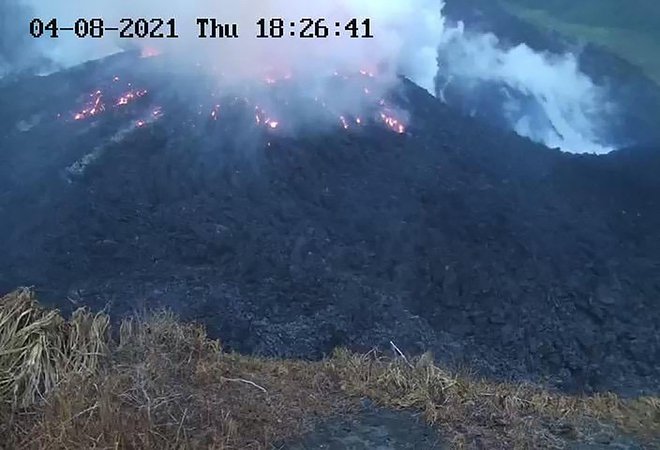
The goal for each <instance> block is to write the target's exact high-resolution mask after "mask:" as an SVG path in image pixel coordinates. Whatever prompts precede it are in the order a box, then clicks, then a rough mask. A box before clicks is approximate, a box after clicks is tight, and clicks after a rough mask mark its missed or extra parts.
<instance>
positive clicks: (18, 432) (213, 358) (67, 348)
mask: <svg viewBox="0 0 660 450" xmlns="http://www.w3.org/2000/svg"><path fill="white" fill-rule="evenodd" d="M0 325H2V329H1V331H0V344H1V345H2V347H0V348H2V351H1V352H0V355H1V356H0V358H1V359H0V365H1V366H0V367H1V368H2V370H3V372H2V374H3V375H2V377H3V378H2V385H1V386H2V388H3V390H2V392H3V395H4V396H5V397H3V399H5V400H11V401H5V403H4V407H3V409H1V410H0V442H4V443H5V445H6V446H7V448H26V449H27V448H30V449H71V448H85V449H88V448H112V449H138V448H139V449H183V448H214V449H239V448H240V449H243V448H247V449H249V448H253V449H265V448H271V446H272V445H273V444H276V443H280V442H284V441H286V440H288V439H290V438H291V437H295V436H297V435H299V434H300V433H302V432H304V431H305V430H308V429H309V428H311V427H312V426H313V424H314V423H315V422H316V421H317V420H319V419H322V418H324V417H328V416H330V415H341V414H347V413H350V412H352V411H354V410H355V409H356V407H357V405H358V403H359V402H358V401H357V400H359V399H361V398H365V397H368V398H370V399H372V400H374V401H375V402H376V403H377V404H379V405H381V406H384V407H389V408H400V409H410V410H417V411H422V412H423V413H424V416H425V417H426V419H427V420H428V422H429V423H431V424H433V425H434V426H436V427H437V429H438V430H439V431H441V432H442V434H443V435H444V436H445V437H448V438H449V439H450V441H451V443H452V444H453V447H454V448H492V449H497V448H521V449H527V448H529V449H532V448H533V449H536V448H561V447H562V446H564V445H565V444H566V442H567V441H572V440H582V441H588V440H589V439H590V433H593V432H594V431H593V430H594V424H599V423H603V424H609V425H610V426H612V427H617V428H618V430H619V432H626V433H630V434H631V435H632V436H634V437H635V438H637V439H638V440H639V441H640V442H646V443H648V442H656V443H657V440H658V439H660V400H659V399H658V398H656V397H647V398H640V399H635V400H624V399H621V398H619V397H617V396H615V395H610V394H608V395H598V396H593V397H575V396H568V395H561V394H558V393H552V392H548V391H545V390H543V389H541V388H539V387H535V386H531V385H525V384H512V383H493V382H488V381H485V380H478V379H475V378H474V377H470V376H466V375H461V374H456V373H451V372H449V371H446V370H443V369H441V368H439V367H438V366H437V365H436V364H434V362H433V359H432V357H431V356H430V355H429V354H426V355H422V356H421V357H419V358H411V359H407V360H405V361H402V360H401V359H400V358H399V359H397V360H392V359H391V358H385V357H383V356H382V355H379V354H378V353H377V352H375V351H372V352H369V353H368V354H366V355H357V354H354V353H351V352H349V351H346V350H337V351H336V352H335V354H334V355H333V357H332V358H330V359H328V360H325V361H321V362H306V361H295V360H277V359H264V358H257V357H250V356H242V355H237V354H230V353H223V352H222V348H221V346H220V344H219V343H218V342H217V341H214V340H210V339H208V338H207V336H206V333H205V331H204V329H203V327H201V326H198V325H195V324H184V323H181V322H180V321H178V320H177V318H176V317H175V316H173V315H172V314H170V313H167V312H161V313H157V314H154V315H152V316H149V317H142V318H132V319H128V320H125V321H124V322H122V324H121V325H120V327H119V333H118V335H119V338H118V340H117V342H116V343H114V344H113V343H112V342H110V341H109V340H108V338H107V336H108V320H107V316H104V315H96V316H94V315H91V314H90V313H88V312H86V311H84V310H80V311H78V312H76V313H75V314H74V315H73V317H72V319H71V320H70V321H68V322H67V321H65V320H64V319H62V318H61V317H60V316H59V314H58V313H56V312H52V311H47V310H45V309H43V308H41V307H39V306H38V305H37V304H36V301H35V299H34V296H33V294H32V293H31V292H30V291H28V290H20V291H17V292H15V293H13V294H10V295H9V296H6V297H5V298H3V299H2V303H1V304H0ZM42 397H43V400H42V401H37V402H35V400H37V399H40V398H42Z"/></svg>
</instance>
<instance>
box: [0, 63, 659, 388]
mask: <svg viewBox="0 0 660 450" xmlns="http://www.w3.org/2000/svg"><path fill="white" fill-rule="evenodd" d="M134 58H135V57H134V55H120V56H117V57H114V58H109V59H106V60H102V61H98V62H94V63H90V64H88V65H86V66H82V67H78V68H76V69H74V70H71V71H66V72H61V73H58V74H55V75H52V76H50V77H35V78H28V79H23V80H20V81H17V82H15V83H14V84H11V85H9V86H7V87H5V88H3V90H2V91H1V92H0V97H2V98H3V99H6V100H7V101H6V103H4V104H3V105H2V107H1V110H0V117H2V118H3V121H2V127H3V128H2V135H1V136H0V140H1V141H0V149H1V153H0V158H1V159H2V164H0V192H1V193H2V194H0V214H2V216H3V220H2V221H1V222H0V247H1V248H3V251H4V257H3V258H2V259H1V260H0V290H4V291H6V292H9V291H11V290H12V289H14V288H15V287H16V286H20V285H33V286H35V287H36V288H37V290H38V292H39V293H40V296H41V298H42V299H43V300H44V301H46V302H47V303H49V304H51V305H57V306H59V307H63V308H67V309H71V308H73V307H75V306H76V305H89V306H91V307H93V308H95V309H100V308H103V307H105V306H108V307H109V308H110V311H111V312H112V313H113V315H114V316H116V317H121V316H122V315H125V314H130V313H131V312H132V311H135V310H140V309H147V310H149V309H152V308H154V307H159V306H165V307H168V308H171V309H173V310H175V311H176V312H178V313H179V314H180V315H181V316H182V317H183V319H184V320H199V321H201V322H203V323H204V324H205V326H206V327H207V328H208V330H209V333H210V334H211V335H212V336H213V337H217V338H220V339H221V340H222V341H223V343H224V345H225V346H226V347H227V348H229V349H231V350H237V351H241V352H244V353H252V354H257V355H264V356H273V357H304V358H311V359H320V358H322V357H323V356H324V355H327V354H330V353H331V352H332V351H333V349H334V348H336V347H338V346H345V347H349V348H351V349H354V350H357V351H367V350H369V349H370V348H372V347H374V346H379V347H381V348H389V341H390V340H394V341H395V342H397V344H398V345H399V346H400V348H401V349H402V350H403V351H404V352H406V353H409V354H419V353H423V352H425V351H427V350H430V351H432V352H433V353H434V354H435V355H437V357H438V359H439V361H441V362H442V363H443V364H447V365H448V366H453V367H459V366H462V367H468V368H470V370H474V371H475V372H477V373H479V374H480V375H482V376H489V377H493V378H494V379H500V380H504V379H511V378H513V379H516V380H528V381H535V382H538V383H542V384H544V385H547V386H552V387H554V388H557V389H561V390H564V391H566V392H576V391H577V392H582V391H587V392H596V391H615V392H618V393H620V394H623V395H638V394H642V393H653V392H654V389H656V388H657V386H660V382H658V380H660V372H659V371H660V368H659V367H658V366H657V364H655V361H657V360H658V359H660V342H658V336H660V333H658V324H660V320H659V314H660V311H659V310H658V308H657V298H658V295H659V293H660V284H659V283H658V279H657V276H656V274H657V269H658V264H659V263H660V261H659V259H658V258H659V256H658V255H660V235H659V233H660V231H659V230H660V207H659V205H658V200H657V199H658V198H660V197H659V196H658V193H659V185H658V184H657V178H656V176H655V175H654V174H656V173H657V170H658V168H659V167H660V165H659V161H658V157H657V155H658V153H657V148H655V147H651V148H650V149H641V148H640V149H630V150H628V151H622V152H614V153H612V154H610V155H607V156H603V157H594V156H576V155H570V154H564V153H561V152H560V151H558V150H551V149H547V148H545V147H543V146H540V145H536V144H533V143H531V142H530V141H528V140H526V139H523V138H520V137H518V136H516V135H514V134H512V133H509V132H502V131H497V130H493V129H490V128H488V127H487V126H484V125H482V124H479V123H478V122H476V121H474V120H472V119H470V118H464V117H462V116H460V115H458V114H456V113H455V112H454V111H452V110H451V109H450V108H448V107H446V106H445V105H443V104H441V103H440V102H438V101H437V100H436V99H435V98H433V97H431V96H430V95H428V93H426V92H425V91H424V90H422V89H420V88H419V87H417V86H415V85H414V84H412V83H410V82H408V81H406V80H401V81H400V83H399V85H398V86H396V87H395V88H394V89H393V90H392V91H391V92H390V94H389V95H388V97H387V103H390V104H391V105H392V107H393V108H394V107H396V108H400V109H404V110H405V111H407V113H408V123H407V128H406V130H405V132H404V133H399V132H397V131H396V130H391V129H388V126H387V125H386V124H385V123H382V122H381V121H380V119H378V120H376V121H370V122H368V123H366V124H362V125H361V126H359V127H352V128H349V129H344V127H342V126H341V122H340V121H339V120H338V119H335V121H334V122H332V123H331V125H330V126H329V127H328V128H326V129H325V130H322V131H319V130H318V129H316V128H307V129H305V128H303V129H302V130H299V131H298V132H296V133H293V134H287V133H281V132H280V131H279V129H277V130H275V129H265V130H264V128H263V127H262V126H260V125H257V124H255V125H250V126H249V127H248V128H246V130H248V131H249V132H247V133H246V134H243V135H242V134H241V133H237V132H236V129H237V128H236V124H237V123H242V122H241V121H242V120H243V119H242V118H243V117H244V116H243V114H244V113H245V111H248V112H250V110H254V109H253V107H250V106H248V107H247V109H246V108H245V106H242V105H243V101H237V103H236V105H235V106H231V107H228V108H227V109H226V111H225V115H224V116H223V119H222V120H215V119H214V116H213V113H212V111H213V108H214V107H213V105H214V104H215V103H216V101H217V100H216V99H215V98H213V97H212V96H211V95H210V94H209V95H204V96H201V97H200V98H201V100H200V102H199V103H198V102H190V101H188V100H187V98H189V95H190V94H189V93H186V94H185V95H178V94H177V88H178V87H180V86H188V85H189V83H190V79H193V80H195V83H196V85H197V86H200V87H202V88H203V86H204V80H203V78H201V79H200V78H198V75H195V74H189V75H186V76H188V77H191V78H190V79H187V80H186V79H185V78H184V79H182V78H179V77H177V76H176V75H172V76H171V77H169V78H168V77H158V78H154V77H153V76H151V74H152V73H153V65H163V64H166V60H161V59H159V58H152V59H137V60H136V59H134ZM117 73H119V74H120V77H117ZM114 78H121V81H120V82H119V83H127V82H130V83H132V86H134V89H144V90H145V91H146V93H145V94H144V95H141V96H137V99H136V100H135V101H133V102H132V103H130V105H129V106H128V108H124V109H120V108H108V109H107V110H106V111H105V112H104V113H103V114H99V115H98V116H92V117H88V118H85V119H84V120H82V119H81V120H75V119H72V118H71V117H72V116H73V114H69V113H66V112H67V111H74V112H75V111H76V109H75V108H76V107H77V106H76V105H77V104H78V102H80V99H83V100H85V99H89V96H90V94H89V92H91V93H94V92H95V91H96V90H97V89H99V85H102V84H103V83H110V85H111V86H113V84H112V83H115V81H113V79H114ZM358 80H361V81H360V82H362V81H363V78H358ZM346 82H347V83H349V85H350V81H346ZM291 83H293V86H295V81H292V82H291ZM340 83H343V82H342V81H341V80H340ZM289 88H290V85H289V84H287V83H283V84H281V85H278V86H276V87H272V88H269V89H274V90H275V92H280V91H279V90H280V89H281V90H282V92H284V93H286V92H288V89H289ZM108 89H114V88H112V87H110V88H108ZM26 92H29V93H31V95H30V96H26V95H25V93H26ZM118 92H120V91H118ZM202 92H204V91H202ZM92 95H93V94H92ZM287 95H288V94H287ZM289 98H292V97H289ZM232 101H233V100H232V99H229V102H230V104H231V102H232ZM204 102H206V104H207V105H208V109H205V108H202V107H201V106H200V105H202V106H204V105H205V103H204ZM155 106H158V108H159V109H158V111H161V112H159V113H158V114H156V115H155V116H154V117H156V119H153V118H152V119H148V120H150V122H148V123H147V122H145V120H147V119H142V118H145V117H149V116H151V115H152V114H153V111H154V108H155ZM304 107H305V106H301V105H299V104H297V103H295V102H290V104H289V108H290V109H289V110H288V112H289V113H290V114H292V115H293V114H296V109H297V108H304ZM200 108H201V109H200ZM63 113H64V114H63ZM58 114H60V116H58ZM250 114H251V115H252V114H253V113H250ZM285 116H286V115H285ZM248 117H250V116H248ZM376 117H378V116H376ZM138 119H139V121H138V122H137V123H139V124H141V125H140V126H136V125H134V124H135V123H136V122H135V121H136V120H138ZM251 120H252V122H254V118H252V119H251ZM26 130H29V132H28V131H26ZM306 130H307V131H306ZM621 161H625V163H621ZM63 299H66V300H64V301H63Z"/></svg>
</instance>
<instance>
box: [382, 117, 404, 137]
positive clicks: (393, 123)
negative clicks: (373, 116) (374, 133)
mask: <svg viewBox="0 0 660 450" xmlns="http://www.w3.org/2000/svg"><path fill="white" fill-rule="evenodd" d="M380 118H381V119H382V120H383V122H384V123H385V125H387V127H388V128H389V129H390V130H392V131H394V132H396V133H399V134H403V133H405V132H406V126H405V125H404V124H403V123H401V122H400V121H399V119H396V118H395V117H393V116H391V115H389V114H388V113H386V112H381V113H380Z"/></svg>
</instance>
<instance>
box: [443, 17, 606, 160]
mask: <svg viewBox="0 0 660 450" xmlns="http://www.w3.org/2000/svg"><path fill="white" fill-rule="evenodd" d="M484 84H487V85H488V87H489V90H490V92H491V94H492V93H493V92H495V93H496V95H497V94H498V93H499V94H501V95H500V96H499V107H500V112H501V114H502V115H503V116H504V117H505V119H507V120H508V121H509V124H510V126H511V127H512V128H513V129H514V130H515V131H516V132H517V133H518V134H520V135H523V136H527V137H529V138H531V139H533V140H535V141H538V142H542V143H544V144H546V145H548V146H549V147H559V148H561V149H563V150H566V151H571V152H576V153H607V152H609V151H611V150H612V148H611V147H610V146H608V145H606V143H604V142H602V141H603V139H602V138H601V136H603V135H604V132H605V131H606V130H605V127H606V125H607V123H605V120H606V118H607V117H611V115H612V114H614V108H613V105H611V104H610V103H609V102H608V98H607V92H606V91H605V89H604V88H602V87H599V86H597V85H596V84H595V83H594V82H593V81H592V80H591V79H590V78H589V77H588V76H587V75H585V74H584V73H582V72H581V71H580V69H579V67H578V61H577V58H576V57H575V55H573V54H569V53H567V54H564V55H552V54H546V53H539V52H535V51H534V50H532V49H531V48H530V47H528V46H527V45H525V44H521V45H518V46H515V47H511V48H505V47H504V46H503V45H501V43H500V42H499V40H498V39H497V37H496V36H495V35H493V34H490V33H486V34H483V33H469V32H466V31H465V29H464V27H463V25H462V24H460V23H459V24H458V25H456V26H454V27H451V28H446V29H445V30H444V32H443V33H442V40H441V42H440V44H439V72H438V96H439V97H440V98H441V99H444V93H445V91H446V90H447V88H451V87H454V86H456V85H458V86H459V89H460V90H461V92H462V96H463V97H464V100H465V99H467V101H468V102H470V101H471V102H472V107H473V108H478V105H479V104H483V98H481V97H482V96H483V95H484V90H483V89H482V87H483V86H484Z"/></svg>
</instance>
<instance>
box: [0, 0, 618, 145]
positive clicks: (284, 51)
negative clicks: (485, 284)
mask: <svg viewBox="0 0 660 450" xmlns="http://www.w3.org/2000/svg"><path fill="white" fill-rule="evenodd" d="M6 1H9V2H11V1H12V0H6ZM18 1H20V2H22V4H23V6H29V7H31V13H32V16H31V17H39V18H42V19H44V20H47V19H50V18H53V17H56V18H57V19H58V21H59V23H60V26H71V25H72V24H73V22H74V21H75V20H76V19H78V18H87V19H89V18H94V17H100V18H103V19H104V21H105V23H106V25H115V26H116V25H118V24H119V20H120V19H121V18H124V17H128V18H139V17H144V18H163V19H168V18H175V19H176V21H177V27H178V34H179V35H180V36H181V37H180V38H179V39H163V40H154V39H144V40H137V41H133V42H131V44H132V45H135V44H137V45H140V46H148V47H154V48H155V49H157V50H160V51H163V52H167V53H168V54H170V55H175V56H176V57H179V58H181V60H180V61H181V62H182V63H184V62H185V63H189V62H193V63H201V64H204V65H209V66H213V67H214V68H215V70H219V71H220V72H222V74H223V75H225V76H229V77H231V76H233V77H234V78H235V79H236V81H240V80H242V79H245V78H249V77H251V76H254V77H257V78H261V79H263V76H264V75H265V74H270V73H273V72H279V74H282V73H292V72H293V73H296V74H298V73H303V74H318V75H327V74H330V73H333V72H334V71H335V70H352V71H357V70H359V69H367V70H372V71H377V72H378V73H379V74H380V75H381V76H384V75H391V77H384V79H392V80H393V79H394V78H393V75H396V74H401V75H405V76H407V77H409V78H411V79H412V80H413V81H415V82H416V83H417V84H419V85H420V86H422V87H424V88H425V89H427V90H428V91H429V92H432V93H433V94H437V95H438V96H439V97H440V99H443V95H442V94H443V92H444V90H445V89H446V88H447V87H454V86H460V89H461V92H462V93H463V94H465V95H467V97H471V98H472V99H473V100H474V101H475V105H478V104H479V101H480V98H479V97H480V96H482V95H483V92H484V91H483V89H481V88H480V87H483V86H484V85H489V84H490V85H492V86H494V87H497V88H498V89H501V88H502V87H504V88H505V90H506V92H507V97H505V98H503V99H502V100H501V101H500V105H499V106H500V108H499V109H500V114H501V115H502V116H503V117H504V118H505V119H506V120H507V121H508V122H509V126H510V127H511V128H513V129H514V130H515V131H516V132H518V133H519V134H521V135H524V136H527V137H530V138H531V139H534V140H536V141H539V142H543V143H545V144H546V145H548V146H552V147H560V148H562V149H563V150H566V151H572V152H592V153H603V152H606V151H608V150H609V148H608V147H607V145H605V144H604V143H603V142H602V139H600V136H601V135H602V133H601V128H600V127H601V125H602V123H601V121H602V117H604V116H603V111H604V109H605V106H606V105H605V94H604V92H602V91H601V90H600V89H599V88H598V87H597V86H596V85H595V84H594V82H593V81H592V80H591V79H589V78H588V77H587V76H586V75H584V74H583V73H581V72H580V70H579V68H578V64H577V62H576V59H575V57H574V56H572V55H561V56H550V55H545V54H539V53H536V52H534V51H533V50H531V49H530V48H529V47H527V46H525V45H521V46H518V47H514V48H509V49H507V48H504V47H503V46H502V45H501V44H500V43H499V42H498V40H497V38H496V37H495V36H494V35H492V34H476V33H467V32H465V30H464V29H463V26H462V24H460V23H459V24H457V25H454V24H449V23H447V21H446V19H445V17H444V16H443V14H442V9H443V6H444V2H443V1H441V0H359V1H355V0H316V1H307V0H305V1H303V0H300V1H295V0H170V1H168V2H163V1H162V0H141V1H138V2H136V1H135V0H95V1H88V0H50V1H44V0H18ZM199 17H215V18H217V19H219V20H220V21H222V22H227V23H237V24H238V26H239V31H240V35H241V37H240V38H239V39H236V40H220V39H216V40H211V39H207V40H203V39H198V38H197V31H198V29H197V25H196V19H197V18H199ZM271 17H281V18H283V19H284V20H285V22H286V23H287V24H288V22H291V21H296V22H298V21H299V20H300V19H301V18H303V17H310V18H325V19H327V20H326V24H327V25H329V26H330V29H331V33H330V36H329V37H328V38H325V39H301V38H299V37H289V36H287V35H285V36H284V37H283V38H281V39H257V38H256V37H255V36H256V33H257V25H256V22H257V20H258V19H260V18H266V19H269V18H271ZM353 18H356V19H358V21H359V22H360V21H362V20H363V19H367V18H368V19H371V23H372V31H373V34H374V36H375V37H374V38H373V39H352V38H349V37H347V36H344V37H335V36H333V34H334V31H335V28H334V23H335V22H341V23H342V24H346V23H347V22H348V21H349V20H351V19H353ZM26 20H28V19H27V18H26ZM24 26H25V30H26V31H25V32H26V33H27V23H25V24H24ZM288 31H289V30H288V29H287V32H288ZM287 34H288V33H287ZM37 44H38V46H39V48H40V49H41V51H42V52H43V53H44V54H46V55H48V56H49V57H50V58H51V59H52V60H54V61H55V62H56V63H57V64H59V65H60V67H62V66H71V65H74V64H78V63H80V62H82V61H85V60H90V59H95V58H99V57H102V56H106V55H108V54H110V53H114V52H117V51H121V50H122V49H123V48H126V45H127V44H128V43H127V42H126V41H125V40H119V39H113V38H112V37H107V36H106V38H104V39H90V38H86V39H79V38H76V37H74V36H73V35H72V34H71V33H69V35H65V33H64V32H63V33H62V37H60V38H59V39H52V40H51V39H47V38H42V39H40V40H38V42H37ZM436 86H437V89H436Z"/></svg>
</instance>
